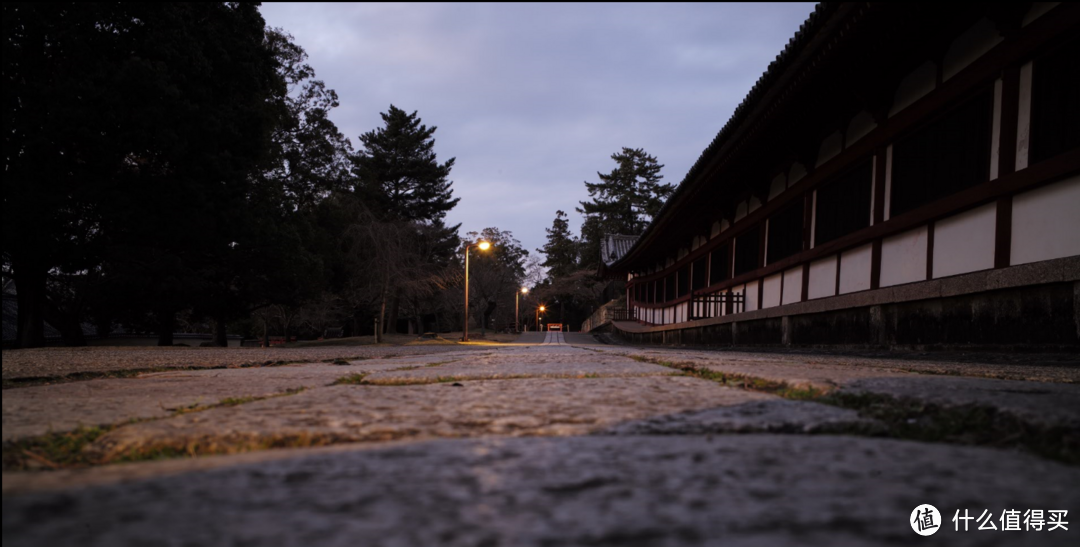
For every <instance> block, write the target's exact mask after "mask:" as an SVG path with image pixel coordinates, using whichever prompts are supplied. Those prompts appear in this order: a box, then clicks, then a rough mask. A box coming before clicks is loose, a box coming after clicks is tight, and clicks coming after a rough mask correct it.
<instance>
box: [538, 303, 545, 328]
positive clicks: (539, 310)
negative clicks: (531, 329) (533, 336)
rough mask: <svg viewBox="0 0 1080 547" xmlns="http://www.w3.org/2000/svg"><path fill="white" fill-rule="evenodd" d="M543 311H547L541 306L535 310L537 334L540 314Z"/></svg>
mask: <svg viewBox="0 0 1080 547" xmlns="http://www.w3.org/2000/svg"><path fill="white" fill-rule="evenodd" d="M544 311H547V308H546V307H544V305H543V304H541V305H540V307H538V308H536V330H537V331H538V332H540V314H541V313H542V312H544Z"/></svg>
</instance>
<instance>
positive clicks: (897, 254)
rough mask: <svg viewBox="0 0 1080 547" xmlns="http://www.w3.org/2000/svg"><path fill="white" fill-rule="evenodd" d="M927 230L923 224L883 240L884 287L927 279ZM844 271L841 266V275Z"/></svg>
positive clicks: (882, 279) (882, 270)
mask: <svg viewBox="0 0 1080 547" xmlns="http://www.w3.org/2000/svg"><path fill="white" fill-rule="evenodd" d="M926 232H927V227H926V226H921V227H919V228H916V229H914V230H909V231H907V232H904V233H902V234H897V235H894V236H892V237H888V238H885V239H884V240H883V241H882V242H881V286H882V287H889V286H892V285H900V284H902V283H911V282H913V281H924V280H925V279H926ZM843 271H844V269H843V267H841V268H840V272H841V275H842V274H843Z"/></svg>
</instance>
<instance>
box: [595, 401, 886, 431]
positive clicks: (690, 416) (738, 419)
mask: <svg viewBox="0 0 1080 547" xmlns="http://www.w3.org/2000/svg"><path fill="white" fill-rule="evenodd" d="M881 426H882V424H880V423H878V422H877V421H875V420H871V419H867V418H863V417H860V416H859V413H858V412H856V411H854V410H850V409H845V408H838V407H835V406H829V405H823V404H820V403H811V402H806V401H789V400H786V399H775V400H765V401H753V402H749V403H742V404H738V405H732V406H722V407H717V408H709V409H706V410H699V411H693V412H683V413H679V414H666V415H663V416H657V417H654V418H647V419H645V420H641V421H637V422H626V423H622V424H619V425H617V426H615V427H612V428H611V429H608V430H605V431H603V432H602V433H604V434H608V435H716V434H722V433H830V432H832V433H836V432H844V433H846V432H851V431H858V432H861V433H865V434H875V433H878V432H880V431H882V430H883V427H881Z"/></svg>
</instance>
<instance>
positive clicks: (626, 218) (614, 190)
mask: <svg viewBox="0 0 1080 547" xmlns="http://www.w3.org/2000/svg"><path fill="white" fill-rule="evenodd" d="M611 159H613V160H615V162H616V163H617V164H618V166H617V167H616V168H615V169H613V170H612V171H611V172H610V173H608V174H606V175H605V174H603V173H599V172H598V173H597V175H598V176H599V177H600V182H598V183H591V182H588V181H586V182H585V188H586V189H587V190H588V191H589V197H591V198H592V201H582V202H581V208H580V209H578V211H579V212H582V213H584V214H586V215H598V216H599V217H600V222H601V224H602V225H603V227H604V229H605V230H606V231H608V232H609V233H622V234H628V235H633V234H640V233H641V232H642V231H644V230H645V227H646V226H648V224H649V222H650V221H651V220H652V218H653V216H654V215H656V213H657V212H659V211H660V207H662V206H663V205H664V201H665V200H667V198H668V197H669V196H670V195H671V194H672V193H673V192H674V191H675V187H674V186H672V185H670V184H662V183H661V182H660V179H662V178H663V175H661V174H660V169H662V168H663V167H664V166H663V165H661V164H659V163H657V161H656V158H655V157H653V156H650V155H649V154H647V153H645V151H644V150H643V149H641V148H636V149H630V148H626V147H623V149H622V152H619V153H615V154H612V155H611Z"/></svg>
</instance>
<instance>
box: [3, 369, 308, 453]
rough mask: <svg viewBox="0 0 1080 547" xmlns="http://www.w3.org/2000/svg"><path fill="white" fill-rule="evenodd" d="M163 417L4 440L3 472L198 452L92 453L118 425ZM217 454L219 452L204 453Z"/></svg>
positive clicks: (231, 401) (241, 400)
mask: <svg viewBox="0 0 1080 547" xmlns="http://www.w3.org/2000/svg"><path fill="white" fill-rule="evenodd" d="M305 389H306V388H304V387H298V388H290V389H287V390H285V391H282V392H281V393H276V394H273V395H263V396H251V395H248V396H243V397H226V398H224V399H221V400H220V401H218V402H217V403H213V404H209V405H199V404H195V405H189V406H185V407H180V408H174V409H169V410H171V412H172V415H171V416H170V417H172V416H180V415H183V414H190V413H193V412H202V411H205V410H210V409H213V408H221V407H231V406H238V405H242V404H246V403H251V402H255V401H261V400H264V399H271V398H274V397H284V396H287V395H295V394H297V393H300V392H302V391H304V390H305ZM159 419H164V418H133V419H130V420H127V421H124V422H120V423H118V424H107V425H98V426H79V427H77V428H75V429H73V430H71V431H62V432H51V433H46V434H44V435H37V436H34V437H26V438H22V439H15V440H11V441H5V442H4V444H3V456H2V462H3V470H4V471H35V470H43V469H46V470H47V469H66V468H74V467H89V466H92V465H102V464H106V463H114V462H133V461H144V460H157V459H165V458H173V457H180V456H187V455H199V454H195V453H189V452H190V450H189V449H188V448H184V449H183V450H181V449H178V448H177V447H175V446H157V447H149V448H140V449H137V450H133V451H131V452H129V453H127V454H123V455H121V456H119V457H116V458H111V459H109V460H108V461H105V460H103V459H101V458H100V457H98V456H97V455H95V454H94V453H93V452H92V451H90V450H89V449H88V448H89V447H90V446H91V445H92V444H93V443H94V441H96V440H98V438H100V437H101V436H102V435H105V434H106V433H109V432H110V431H113V430H114V429H116V428H118V427H123V426H125V425H128V424H135V423H141V422H150V421H155V420H159ZM205 453H206V454H210V453H219V452H205Z"/></svg>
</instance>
